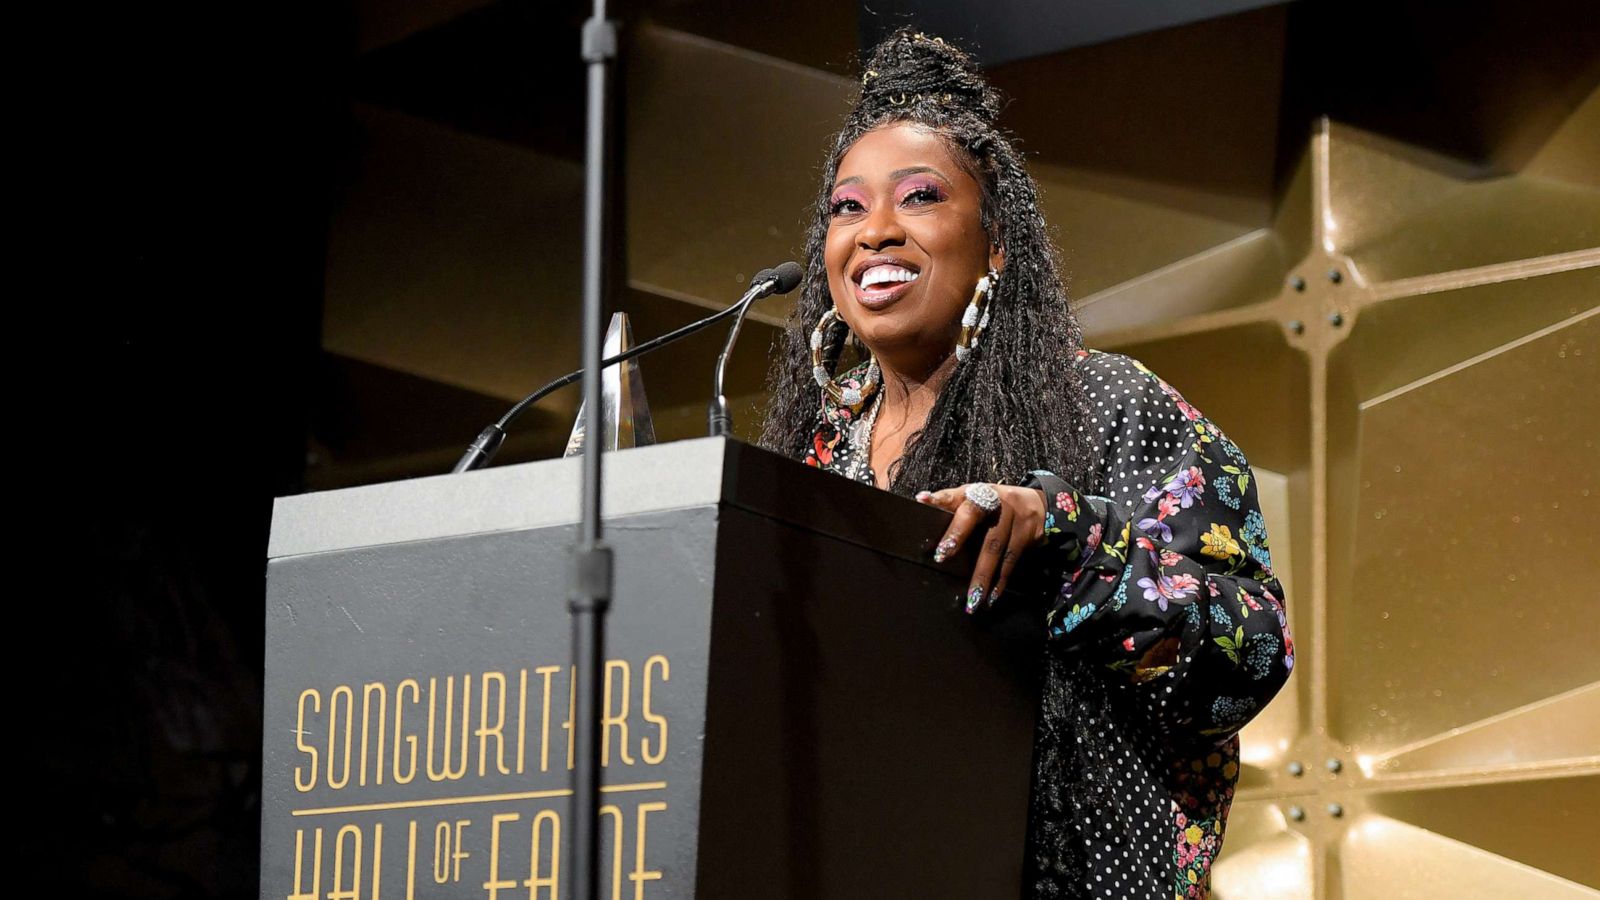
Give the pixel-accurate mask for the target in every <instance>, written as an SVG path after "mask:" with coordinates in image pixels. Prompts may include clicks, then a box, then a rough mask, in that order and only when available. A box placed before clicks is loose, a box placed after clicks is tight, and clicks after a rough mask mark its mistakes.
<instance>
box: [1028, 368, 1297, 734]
mask: <svg viewBox="0 0 1600 900" xmlns="http://www.w3.org/2000/svg"><path fill="white" fill-rule="evenodd" d="M1088 356H1089V357H1090V358H1089V359H1086V360H1084V365H1085V373H1086V376H1087V377H1086V382H1087V383H1089V384H1090V386H1091V390H1092V391H1093V393H1094V395H1095V400H1094V402H1095V403H1096V404H1097V405H1096V412H1097V413H1098V422H1097V424H1096V425H1095V427H1096V428H1098V429H1101V433H1100V434H1097V435H1096V437H1097V438H1098V439H1099V440H1100V443H1101V445H1102V446H1103V447H1104V448H1105V452H1104V456H1103V458H1102V462H1101V470H1100V473H1099V477H1100V480H1101V485H1100V488H1101V490H1102V491H1103V493H1102V494H1088V493H1084V492H1082V491H1080V490H1079V489H1078V488H1077V487H1075V486H1074V485H1071V484H1068V483H1067V482H1066V481H1065V480H1063V479H1061V478H1059V477H1057V476H1055V475H1053V474H1051V473H1050V472H1047V471H1039V472H1035V473H1033V475H1032V476H1031V477H1030V478H1029V480H1028V481H1027V482H1026V484H1028V485H1029V486H1032V487H1036V488H1039V489H1040V490H1042V491H1044V494H1045V500H1046V508H1047V513H1048V514H1047V517H1046V523H1045V534H1046V541H1047V550H1046V551H1045V553H1044V554H1043V556H1044V557H1045V566H1046V568H1047V570H1049V572H1050V574H1051V575H1052V581H1053V583H1056V584H1059V585H1060V589H1059V591H1058V592H1057V593H1056V594H1055V596H1054V597H1053V598H1052V599H1051V602H1050V603H1049V611H1048V613H1047V621H1048V629H1049V635H1050V638H1051V639H1052V640H1054V641H1058V642H1061V643H1062V644H1063V645H1064V648H1070V649H1071V650H1072V651H1074V652H1078V653H1083V654H1086V655H1087V656H1088V658H1089V659H1091V660H1092V661H1093V662H1095V663H1097V664H1099V665H1103V666H1104V667H1106V668H1107V669H1109V670H1111V671H1113V672H1116V673H1119V674H1120V675H1121V676H1123V677H1125V678H1126V679H1127V680H1128V681H1129V682H1130V683H1131V684H1132V685H1133V686H1134V689H1135V690H1136V691H1137V692H1138V693H1139V694H1141V695H1143V697H1144V699H1145V700H1146V701H1147V702H1146V703H1145V704H1143V705H1144V706H1145V707H1146V708H1147V709H1148V710H1149V711H1150V712H1151V713H1152V716H1151V719H1152V722H1153V724H1154V725H1155V726H1156V728H1157V732H1158V733H1159V734H1161V735H1162V736H1164V737H1167V738H1168V739H1170V740H1172V741H1175V742H1176V741H1178V740H1179V739H1180V738H1192V737H1193V736H1194V735H1196V734H1200V735H1208V736H1211V737H1212V738H1213V739H1214V740H1218V741H1220V740H1222V739H1224V738H1226V737H1227V736H1229V735H1232V734H1233V733H1234V732H1236V731H1238V729H1239V728H1240V727H1242V726H1243V725H1244V723H1245V722H1246V721H1248V720H1249V719H1250V718H1251V717H1252V716H1253V715H1254V714H1255V712H1256V711H1257V710H1259V709H1260V708H1261V707H1262V706H1264V705H1265V704H1266V702H1267V700H1268V699H1270V698H1271V697H1272V696H1273V694H1275V693H1276V692H1277V690H1278V688H1279V687H1280V686H1282V684H1283V682H1284V681H1285V679H1287V678H1288V675H1289V671H1290V670H1291V669H1292V668H1293V666H1294V643H1293V641H1292V639H1291V637H1290V635H1289V630H1288V626H1287V619H1286V617H1285V614H1284V606H1283V598H1284V591H1283V586H1282V585H1281V584H1280V583H1279V581H1278V579H1277V576H1276V575H1274V574H1273V571H1272V564H1271V555H1270V553H1269V551H1268V546H1267V535H1266V528H1265V524H1264V523H1263V521H1262V518H1261V512H1260V509H1259V508H1258V505H1257V499H1256V487H1255V481H1254V478H1253V477H1252V474H1251V470H1250V465H1249V463H1248V461H1247V460H1246V459H1245V457H1244V454H1243V452H1242V451H1240V449H1239V448H1238V446H1237V445H1235V444H1234V443H1233V441H1231V440H1229V439H1228V437H1227V435H1225V434H1223V432H1222V431H1221V429H1219V428H1218V427H1217V426H1216V425H1214V424H1213V423H1212V422H1211V421H1210V420H1208V419H1207V418H1206V417H1205V416H1204V415H1202V414H1201V413H1200V411H1199V410H1197V409H1195V408H1194V407H1193V406H1192V405H1190V404H1189V403H1188V402H1186V401H1185V400H1184V399H1183V397H1182V396H1181V395H1180V394H1179V393H1178V392H1177V391H1176V390H1175V389H1173V388H1172V387H1171V386H1170V385H1168V384H1167V383H1166V382H1165V381H1163V380H1162V379H1161V378H1159V377H1158V376H1157V375H1155V373H1153V372H1151V371H1150V370H1149V369H1147V368H1145V367H1144V366H1143V365H1142V364H1141V363H1139V362H1138V361H1137V360H1133V359H1131V358H1129V357H1126V356H1122V355H1120V354H1105V353H1098V352H1094V351H1090V352H1089V353H1088Z"/></svg>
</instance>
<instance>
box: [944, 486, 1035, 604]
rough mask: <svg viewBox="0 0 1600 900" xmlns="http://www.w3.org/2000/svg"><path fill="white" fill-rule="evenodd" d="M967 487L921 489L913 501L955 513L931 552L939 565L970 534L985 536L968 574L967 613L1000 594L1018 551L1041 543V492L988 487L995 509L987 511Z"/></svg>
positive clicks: (1021, 488)
mask: <svg viewBox="0 0 1600 900" xmlns="http://www.w3.org/2000/svg"><path fill="white" fill-rule="evenodd" d="M968 487H969V485H962V486H960V487H953V488H946V489H944V490H942V491H923V492H922V493H920V494H918V495H917V502H918V503H926V504H928V505H929V506H937V507H939V508H940V509H944V510H948V511H950V512H951V513H954V514H955V518H954V519H952V520H951V521H950V527H949V528H947V529H945V532H944V537H942V538H940V540H939V545H938V546H937V547H936V548H934V551H933V561H934V562H944V561H945V559H947V558H948V557H950V556H951V555H952V554H954V553H955V552H956V551H957V550H960V549H961V545H962V544H964V543H966V541H967V538H969V537H971V536H972V534H973V532H975V531H979V530H984V532H985V533H984V536H983V549H982V550H981V551H979V553H978V565H977V566H976V567H975V568H973V570H972V584H971V585H970V586H969V587H968V588H967V612H969V613H970V612H972V611H973V610H975V609H977V608H978V604H979V603H983V602H985V598H987V604H992V603H994V601H995V598H997V597H999V596H1000V593H1001V591H1004V590H1005V587H1006V582H1007V581H1008V580H1010V578H1011V571H1012V570H1013V569H1015V568H1016V567H1017V560H1019V559H1021V558H1022V554H1023V552H1024V551H1026V550H1027V549H1028V548H1030V547H1036V546H1038V545H1040V544H1042V543H1044V518H1045V502H1044V491H1041V490H1038V489H1036V488H1023V487H1012V486H1009V485H1004V484H996V485H991V487H993V488H994V489H995V492H996V493H998V494H999V495H1000V508H999V509H996V510H995V511H993V512H989V511H986V510H985V509H983V508H982V507H980V506H979V505H978V504H976V503H973V502H972V501H971V500H968V499H967V488H968ZM997 568H998V569H999V574H998V577H996V569H997ZM991 585H992V586H993V587H990V586H991ZM987 604H986V605H987Z"/></svg>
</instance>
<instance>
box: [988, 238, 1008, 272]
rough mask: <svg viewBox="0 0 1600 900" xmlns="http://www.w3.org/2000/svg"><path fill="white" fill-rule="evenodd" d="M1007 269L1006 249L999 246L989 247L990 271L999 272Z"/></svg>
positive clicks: (992, 245) (991, 245)
mask: <svg viewBox="0 0 1600 900" xmlns="http://www.w3.org/2000/svg"><path fill="white" fill-rule="evenodd" d="M1005 267H1006V249H1005V248H1004V247H1002V246H1000V245H999V244H990V245H989V270H990V271H991V272H999V271H1002V270H1004V269H1005Z"/></svg>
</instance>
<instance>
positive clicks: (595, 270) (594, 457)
mask: <svg viewBox="0 0 1600 900" xmlns="http://www.w3.org/2000/svg"><path fill="white" fill-rule="evenodd" d="M616 55H617V29H616V26H615V25H614V24H612V23H611V22H610V21H608V20H607V19H606V3H605V0H594V14H593V15H592V16H591V17H590V18H589V20H588V21H586V22H584V23H583V59H584V62H586V63H587V64H588V67H589V97H588V116H589V121H588V136H587V138H586V143H585V148H584V191H583V370H584V378H583V400H584V406H583V408H584V421H583V434H584V439H583V443H584V449H583V511H582V518H581V520H580V525H579V527H578V544H577V547H576V550H575V552H574V554H573V585H572V599H571V600H570V601H568V609H570V610H571V611H572V656H573V677H574V678H575V679H577V686H576V688H577V697H576V700H577V716H576V717H577V721H576V722H574V723H573V726H574V727H573V731H572V734H573V741H574V742H575V747H574V751H575V753H574V757H573V769H572V819H571V821H572V843H571V844H570V845H569V847H568V854H567V871H569V872H571V873H572V895H571V896H572V897H573V898H574V900H597V898H598V897H599V894H600V830H599V817H600V816H599V813H600V763H601V760H600V712H601V710H600V698H601V692H602V683H603V682H602V679H603V678H604V677H605V630H606V625H605V617H606V611H607V609H608V608H609V606H610V605H611V582H612V572H613V562H612V558H611V548H609V547H607V546H606V545H605V544H604V543H603V542H602V541H601V526H600V457H601V455H602V453H603V451H604V448H605V433H604V429H605V422H604V421H603V418H602V415H601V414H602V411H603V407H602V404H601V398H600V376H601V366H600V352H601V328H602V326H601V319H602V317H603V312H604V310H603V308H602V302H601V301H602V299H603V298H602V296H601V292H602V290H603V288H604V282H603V281H602V279H603V277H604V273H603V271H602V268H603V266H604V265H605V259H606V257H605V198H606V195H605V164H606V99H607V97H606V79H607V76H608V75H609V69H610V65H611V61H612V60H613V59H614V58H615V57H616Z"/></svg>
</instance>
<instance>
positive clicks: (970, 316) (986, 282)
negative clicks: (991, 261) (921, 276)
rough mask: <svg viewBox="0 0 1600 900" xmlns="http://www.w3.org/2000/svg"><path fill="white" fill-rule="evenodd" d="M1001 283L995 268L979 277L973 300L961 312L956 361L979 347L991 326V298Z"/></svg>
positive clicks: (962, 359)
mask: <svg viewBox="0 0 1600 900" xmlns="http://www.w3.org/2000/svg"><path fill="white" fill-rule="evenodd" d="M999 285H1000V273H999V272H996V271H995V270H994V269H990V270H989V274H987V275H985V276H983V277H982V278H979V279H978V286H977V287H975V288H973V290H972V302H971V303H968V304H967V309H966V312H963V313H962V314H961V334H960V336H959V337H957V338H956V362H962V361H964V360H966V358H967V357H968V356H969V355H971V353H972V351H974V350H976V349H978V338H979V337H981V336H982V335H983V330H984V329H985V328H988V327H989V298H990V297H992V296H993V295H994V292H995V290H996V288H998V287H999Z"/></svg>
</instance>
